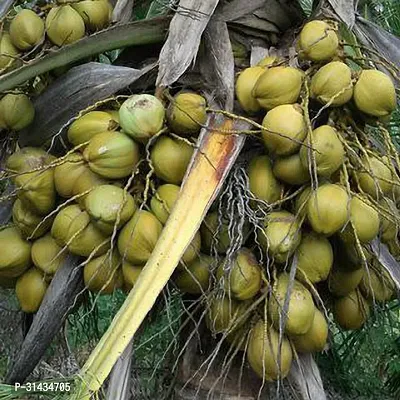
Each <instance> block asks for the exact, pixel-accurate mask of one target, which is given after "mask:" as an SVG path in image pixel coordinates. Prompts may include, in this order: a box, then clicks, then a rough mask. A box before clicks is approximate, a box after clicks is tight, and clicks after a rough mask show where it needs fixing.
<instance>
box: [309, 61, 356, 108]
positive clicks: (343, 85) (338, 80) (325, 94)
mask: <svg viewBox="0 0 400 400" xmlns="http://www.w3.org/2000/svg"><path fill="white" fill-rule="evenodd" d="M310 90H311V96H312V97H313V98H315V99H317V100H318V101H319V102H320V103H322V104H329V105H330V106H335V107H337V106H342V105H343V104H346V103H347V102H348V101H350V100H351V98H352V97H353V82H352V78H351V69H350V68H349V67H348V66H347V65H346V64H345V63H343V62H341V61H332V62H330V63H329V64H326V65H324V66H323V67H321V68H320V69H319V70H318V71H317V73H316V74H315V75H314V76H313V78H312V79H311V86H310Z"/></svg>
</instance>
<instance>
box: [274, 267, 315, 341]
mask: <svg viewBox="0 0 400 400" xmlns="http://www.w3.org/2000/svg"><path fill="white" fill-rule="evenodd" d="M289 283H290V278H289V275H288V274H285V273H283V274H281V275H279V277H278V279H277V281H276V282H275V283H274V285H273V290H272V294H271V298H270V300H269V303H268V312H269V315H270V317H271V320H272V322H273V324H274V326H275V327H276V329H278V328H279V326H280V324H281V320H283V319H284V318H286V324H285V333H287V334H289V335H304V334H305V333H306V332H307V331H308V330H309V329H310V328H311V325H312V322H313V320H314V313H315V306H314V302H313V298H312V296H311V293H310V292H309V291H308V289H307V288H306V287H305V286H304V285H303V284H302V283H300V282H299V281H297V280H296V279H295V280H294V281H293V286H292V290H291V292H290V298H289V304H288V308H287V312H286V314H284V313H283V312H284V303H285V298H286V295H287V293H288V288H289Z"/></svg>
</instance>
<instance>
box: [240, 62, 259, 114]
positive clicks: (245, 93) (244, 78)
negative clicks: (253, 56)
mask: <svg viewBox="0 0 400 400" xmlns="http://www.w3.org/2000/svg"><path fill="white" fill-rule="evenodd" d="M264 72H265V68H263V67H262V66H255V67H250V68H245V69H244V70H243V71H242V72H241V73H240V74H239V76H238V78H237V81H236V87H235V93H236V98H237V99H238V101H239V104H240V107H242V108H243V110H244V111H246V113H248V114H255V113H257V112H259V111H260V110H261V106H260V103H259V102H258V101H257V99H256V98H255V97H254V96H253V89H254V86H255V85H256V83H257V80H258V78H259V77H260V76H261V75H262V74H263V73H264Z"/></svg>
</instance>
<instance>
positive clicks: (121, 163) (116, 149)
mask: <svg viewBox="0 0 400 400" xmlns="http://www.w3.org/2000/svg"><path fill="white" fill-rule="evenodd" d="M83 157H84V158H85V160H86V161H87V162H88V164H89V168H90V169H91V170H92V171H93V172H95V173H96V174H99V175H100V176H103V177H105V178H110V179H119V178H125V177H127V176H129V175H130V174H131V173H132V172H133V171H134V170H135V166H136V165H137V163H138V162H139V159H140V153H139V146H138V144H137V143H136V142H134V141H133V140H132V139H130V138H129V137H128V136H126V135H124V134H123V133H118V132H103V133H99V134H98V135H96V136H94V137H93V138H92V139H90V142H89V144H88V146H87V147H86V148H85V150H84V152H83Z"/></svg>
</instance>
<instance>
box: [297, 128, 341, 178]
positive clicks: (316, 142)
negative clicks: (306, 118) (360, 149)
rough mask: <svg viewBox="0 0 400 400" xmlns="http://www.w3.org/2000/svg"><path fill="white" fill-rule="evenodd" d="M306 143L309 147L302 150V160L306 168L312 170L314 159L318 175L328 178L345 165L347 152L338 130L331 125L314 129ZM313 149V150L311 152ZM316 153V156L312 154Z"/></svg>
mask: <svg viewBox="0 0 400 400" xmlns="http://www.w3.org/2000/svg"><path fill="white" fill-rule="evenodd" d="M305 142H306V143H307V144H308V146H309V147H306V146H303V147H302V148H301V149H300V160H301V163H302V164H303V166H304V168H306V169H307V170H308V169H309V168H310V161H311V162H312V157H314V160H315V164H316V169H317V174H318V175H319V176H321V177H324V178H328V177H330V176H331V175H332V174H333V173H334V172H335V171H337V170H338V169H339V167H340V166H341V165H342V164H343V161H344V155H345V151H344V148H343V144H342V142H341V140H340V139H339V136H338V133H337V131H336V129H334V128H332V127H331V126H329V125H323V126H320V127H319V128H317V129H314V130H313V132H312V135H311V137H308V138H307V139H306V140H305ZM311 149H312V150H311ZM312 151H313V152H314V155H312V154H311V152H312Z"/></svg>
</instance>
